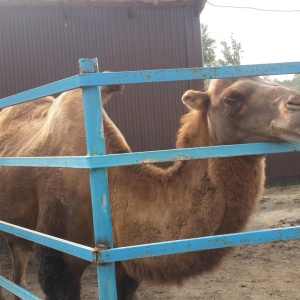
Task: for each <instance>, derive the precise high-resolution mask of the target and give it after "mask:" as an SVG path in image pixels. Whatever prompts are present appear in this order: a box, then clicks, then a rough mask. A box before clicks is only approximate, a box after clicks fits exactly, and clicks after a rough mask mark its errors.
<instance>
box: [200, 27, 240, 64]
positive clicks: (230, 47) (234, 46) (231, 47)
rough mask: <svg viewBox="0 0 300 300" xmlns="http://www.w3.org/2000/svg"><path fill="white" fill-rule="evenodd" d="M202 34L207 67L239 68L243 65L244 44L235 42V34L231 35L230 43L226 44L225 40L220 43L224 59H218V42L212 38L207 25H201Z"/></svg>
mask: <svg viewBox="0 0 300 300" xmlns="http://www.w3.org/2000/svg"><path fill="white" fill-rule="evenodd" d="M201 32H202V47H203V60H204V65H205V66H207V67H211V66H229V65H233V66H237V65H240V64H241V58H242V56H241V55H242V53H243V50H242V44H241V43H239V42H237V41H236V40H235V38H234V37H233V34H231V35H230V41H229V42H226V41H225V40H223V41H221V42H220V44H221V45H220V46H221V53H222V56H223V57H222V58H218V59H217V57H216V52H215V50H216V48H217V44H216V40H215V39H213V38H212V37H210V33H209V31H208V25H207V24H201Z"/></svg>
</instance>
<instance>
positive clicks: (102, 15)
mask: <svg viewBox="0 0 300 300" xmlns="http://www.w3.org/2000/svg"><path fill="white" fill-rule="evenodd" d="M0 41H1V43H0V63H1V75H0V76H1V90H0V97H3V96H7V95H10V94H14V93H16V92H20V91H24V90H27V89H30V88H34V87H37V86H40V85H43V84H46V83H49V82H52V81H56V80H59V79H62V78H65V77H68V76H71V75H75V74H77V73H78V65H77V61H78V59H79V58H82V57H90V58H91V57H98V58H99V64H100V70H113V71H122V70H139V69H162V68H182V67H194V66H201V65H202V54H201V39H200V26H199V18H198V17H196V16H195V14H194V10H193V8H164V9H139V10H138V11H137V14H136V16H135V17H134V18H129V17H128V10H127V9H95V8H94V9H76V8H71V9H67V10H64V9H63V8H61V9H60V8H53V9H52V8H51V9H49V8H48V9H45V8H44V9H42V8H41V9H3V10H1V11H0ZM190 86H193V87H194V88H201V82H193V83H191V84H190ZM188 88H189V83H188V82H176V83H166V84H143V85H132V86H127V87H126V90H125V92H124V96H122V97H118V98H117V99H114V101H112V102H111V103H110V105H109V108H108V111H109V113H110V115H111V116H112V119H113V120H114V121H115V122H116V124H117V125H118V126H119V127H120V129H121V131H122V132H123V133H124V135H125V136H126V139H127V140H128V142H129V144H130V145H131V146H132V148H133V149H134V150H135V151H139V150H152V149H166V148H171V147H173V146H174V142H175V134H176V131H177V128H178V124H179V118H180V116H181V115H182V114H183V113H184V107H183V105H182V103H181V101H180V98H181V95H182V94H183V92H184V91H185V90H187V89H188Z"/></svg>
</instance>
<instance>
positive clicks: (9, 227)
mask: <svg viewBox="0 0 300 300" xmlns="http://www.w3.org/2000/svg"><path fill="white" fill-rule="evenodd" d="M0 231H3V232H6V233H9V234H13V235H15V236H18V237H20V238H23V239H26V240H29V241H32V242H34V243H37V244H40V245H44V246H47V247H51V248H53V249H55V250H58V251H62V252H65V253H68V254H71V255H73V256H76V257H79V258H82V259H84V260H87V261H90V262H93V261H95V255H96V254H95V249H94V248H91V247H88V246H84V245H80V244H77V243H73V242H69V241H66V240H63V239H60V238H57V237H53V236H50V235H47V234H44V233H41V232H36V231H33V230H30V229H27V228H24V227H21V226H17V225H14V224H10V223H7V222H3V221H0Z"/></svg>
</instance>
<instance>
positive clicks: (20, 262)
mask: <svg viewBox="0 0 300 300" xmlns="http://www.w3.org/2000/svg"><path fill="white" fill-rule="evenodd" d="M7 244H8V247H9V250H10V254H11V258H12V264H13V282H14V283H15V284H17V285H20V286H21V287H23V288H26V281H25V271H26V268H27V263H28V252H27V251H25V250H23V249H22V248H21V247H20V246H18V245H16V244H14V243H12V242H10V241H7ZM0 299H1V298H0ZM19 299H20V298H19V297H17V296H15V300H19Z"/></svg>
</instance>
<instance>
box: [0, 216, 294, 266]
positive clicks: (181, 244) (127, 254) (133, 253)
mask: <svg viewBox="0 0 300 300" xmlns="http://www.w3.org/2000/svg"><path fill="white" fill-rule="evenodd" d="M0 230H1V231H4V232H6V233H10V234H14V235H15V236H18V237H21V238H24V239H26V240H29V241H32V242H34V243H38V244H41V245H44V246H47V247H51V248H53V249H56V250H59V251H62V252H64V253H68V254H71V255H74V256H76V257H79V258H82V259H84V260H87V261H90V262H98V263H111V262H116V261H123V260H130V259H136V258H146V257H155V256H161V255H171V254H178V253H183V252H194V251H201V250H209V249H214V248H226V247H236V246H246V245H255V244H261V243H269V242H274V241H287V240H295V239H300V226H296V227H290V228H280V229H269V230H261V231H249V232H243V233H233V234H225V235H215V236H207V237H199V238H193V239H186V240H177V241H169V242H161V243H153V244H145V245H136V246H128V247H120V248H113V249H109V250H103V249H97V248H91V247H88V246H83V245H80V244H76V243H73V242H69V241H66V240H63V239H59V238H55V237H52V236H49V235H47V234H43V233H39V232H35V231H32V230H29V229H26V228H23V227H20V226H16V225H13V224H10V223H6V222H2V221H0Z"/></svg>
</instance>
